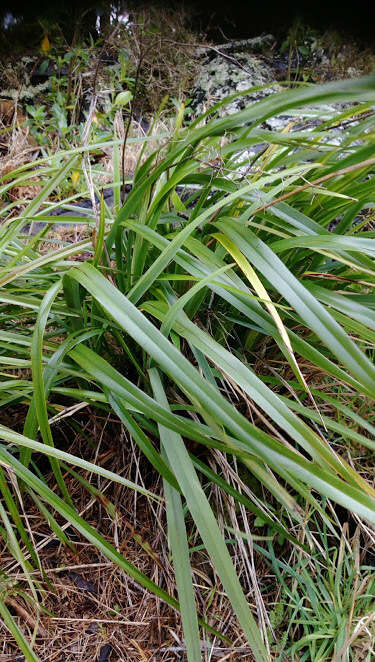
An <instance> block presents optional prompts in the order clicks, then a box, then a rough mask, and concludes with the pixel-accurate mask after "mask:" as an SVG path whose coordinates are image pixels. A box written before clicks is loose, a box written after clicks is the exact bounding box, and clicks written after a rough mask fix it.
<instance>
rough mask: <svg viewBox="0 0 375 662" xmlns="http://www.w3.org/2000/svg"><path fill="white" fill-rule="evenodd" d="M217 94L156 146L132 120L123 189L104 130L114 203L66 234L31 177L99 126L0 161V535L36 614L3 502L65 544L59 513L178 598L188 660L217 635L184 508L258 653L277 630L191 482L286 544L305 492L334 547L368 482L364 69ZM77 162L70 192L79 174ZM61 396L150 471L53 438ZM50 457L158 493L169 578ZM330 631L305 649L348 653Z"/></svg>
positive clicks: (127, 568) (371, 141) (362, 504)
mask: <svg viewBox="0 0 375 662" xmlns="http://www.w3.org/2000/svg"><path fill="white" fill-rule="evenodd" d="M230 101H231V99H228V100H226V101H225V102H223V103H221V104H219V105H218V106H216V107H213V108H210V109H209V111H207V112H206V113H205V114H204V115H203V116H200V117H198V118H196V119H195V120H194V121H192V122H190V124H189V125H187V126H185V125H184V122H183V109H182V108H181V109H180V110H179V113H178V115H177V118H176V121H175V126H174V129H173V131H172V132H171V134H170V136H169V138H168V139H167V138H166V137H165V136H161V137H160V136H159V139H158V143H157V146H156V148H153V147H152V145H153V142H152V136H149V137H147V136H146V137H145V138H144V139H142V140H141V142H142V141H143V143H142V144H143V146H142V147H141V149H140V157H139V160H138V164H137V167H136V170H135V172H134V175H133V177H132V182H131V183H132V189H131V191H130V193H128V195H127V197H126V199H125V200H123V198H122V196H121V195H120V193H121V188H122V174H121V165H120V164H121V142H120V141H119V140H117V139H113V140H112V141H109V142H107V143H106V144H107V145H110V146H112V148H113V154H114V158H113V164H114V167H113V183H112V187H113V190H114V204H113V206H108V205H107V204H106V203H105V201H104V198H102V200H101V203H100V204H99V203H98V205H97V209H96V211H95V213H94V212H93V214H92V219H91V220H90V223H91V225H92V231H91V232H90V234H89V236H88V237H87V238H84V239H82V240H80V241H72V242H67V243H66V244H65V245H62V246H59V247H58V248H53V247H52V248H50V249H48V248H47V249H46V241H45V237H46V233H47V231H48V228H49V226H50V225H51V224H52V223H54V222H55V221H56V217H55V216H53V215H51V211H52V209H53V208H54V207H56V206H60V207H63V208H64V210H65V212H69V213H70V216H68V215H66V216H64V217H63V218H64V221H65V222H69V223H74V222H75V221H77V218H75V214H76V212H75V209H76V207H75V206H73V205H72V200H70V199H66V200H60V201H59V202H58V203H54V202H51V201H50V195H51V193H53V192H54V191H55V190H56V189H57V188H58V187H59V186H60V184H61V183H62V182H64V179H65V178H67V177H68V176H70V175H71V172H72V171H73V170H77V169H78V170H79V169H80V168H81V159H82V155H84V156H85V158H88V156H89V155H90V153H93V152H95V153H96V152H97V150H98V149H100V144H98V143H94V144H92V143H90V142H88V143H87V144H85V145H83V147H82V148H76V149H74V150H71V151H65V152H61V153H59V154H58V155H56V156H54V157H53V158H50V159H42V160H40V161H38V162H33V163H32V164H30V165H27V166H22V167H20V168H19V169H18V170H16V171H13V172H11V173H8V174H6V175H5V176H4V177H3V178H2V181H1V193H2V196H3V200H4V201H5V203H4V205H3V208H2V209H1V210H0V214H1V215H2V225H1V228H0V247H1V253H0V267H1V271H0V285H1V288H0V302H1V309H0V314H1V326H0V344H1V349H2V356H1V364H2V365H1V374H2V384H1V390H0V406H1V407H2V411H3V412H5V411H6V412H7V413H8V414H9V411H11V410H12V408H14V410H17V412H19V411H20V410H21V411H22V416H21V419H22V420H21V423H20V415H19V413H18V416H17V424H15V425H14V426H13V425H11V424H8V425H6V426H5V425H2V426H1V427H0V437H1V439H2V442H1V446H0V489H1V502H0V504H1V505H0V516H1V520H2V524H1V526H0V536H1V537H2V539H3V544H4V545H6V546H7V548H8V551H9V552H10V554H11V555H12V557H13V559H14V560H15V561H16V562H17V564H18V567H21V568H22V570H23V572H24V574H25V576H26V577H27V582H26V584H25V587H24V591H25V592H27V594H28V599H29V600H31V601H33V603H34V608H35V610H36V614H37V620H38V618H39V616H40V617H41V616H42V609H41V607H38V605H39V601H40V595H41V592H42V590H43V589H42V588H41V585H39V584H38V583H37V582H36V581H35V579H34V578H33V577H34V574H33V573H34V571H35V570H41V571H43V568H41V567H40V560H39V557H38V554H37V553H36V551H35V548H34V545H33V541H32V535H31V531H30V530H29V526H27V525H26V523H25V517H24V512H23V505H22V504H25V503H28V502H29V501H30V499H32V500H33V502H34V503H35V504H36V505H37V507H38V508H39V509H40V511H41V513H42V515H43V517H45V519H46V521H47V522H48V524H49V526H50V527H51V529H52V531H53V533H54V534H55V535H56V536H57V537H58V538H59V540H60V541H61V542H62V543H63V544H64V545H69V544H70V541H69V537H68V535H67V533H66V532H65V531H66V528H64V526H63V524H62V522H67V523H69V525H70V529H71V528H73V529H75V530H76V532H77V535H79V536H80V537H82V538H83V539H85V540H87V541H88V542H89V543H90V544H92V545H95V546H97V548H98V549H99V550H100V551H101V552H102V553H103V555H104V556H106V557H107V558H108V559H110V560H111V561H112V562H114V563H115V564H117V565H118V567H119V568H120V569H122V570H123V571H124V572H125V573H127V574H128V575H129V576H130V577H131V578H133V580H135V581H136V582H138V583H139V584H141V585H142V586H143V587H145V588H146V589H147V590H148V591H150V592H151V593H153V594H155V595H156V596H158V597H159V598H160V599H161V600H163V601H165V602H166V603H168V604H169V605H170V606H171V607H172V608H174V609H176V610H179V611H180V612H181V618H182V625H183V629H184V637H185V645H186V651H187V659H188V660H189V662H198V661H199V660H201V659H202V655H203V653H202V645H201V641H202V636H203V634H202V633H205V634H204V636H206V637H207V638H208V639H210V637H214V636H217V637H222V638H224V640H225V634H224V633H223V632H221V631H220V620H219V621H215V623H216V624H217V625H216V626H215V628H213V627H212V625H210V623H211V621H210V618H209V614H205V615H202V614H201V613H199V609H198V608H197V606H196V605H197V602H196V596H195V590H196V587H195V586H194V583H193V579H192V572H191V566H190V559H191V555H190V549H189V530H188V529H189V528H190V527H196V530H197V532H198V534H199V538H200V541H201V543H202V546H203V548H204V549H205V550H206V553H207V555H208V557H209V558H210V561H211V563H212V566H213V567H214V569H215V572H216V573H217V576H218V578H219V581H220V583H221V587H222V590H223V592H224V593H225V594H226V596H227V598H228V600H229V601H230V603H231V606H232V609H233V613H234V614H235V615H236V618H237V620H238V623H239V627H240V629H241V631H242V633H243V635H244V636H245V637H246V639H247V641H248V645H249V646H250V648H251V650H252V655H253V659H254V660H256V661H257V662H265V661H266V660H271V659H276V657H277V653H275V651H277V650H278V643H277V635H275V632H274V630H273V629H272V627H271V626H270V624H269V622H268V620H267V614H265V615H263V616H262V614H261V606H260V605H261V604H262V600H261V597H258V598H257V599H256V600H255V602H256V609H255V610H254V608H253V603H254V600H253V599H252V598H251V599H249V596H246V595H245V593H244V590H243V586H242V585H241V581H240V578H239V577H238V574H237V571H236V569H235V565H234V562H233V558H232V554H231V553H230V550H232V546H233V544H236V541H237V542H238V541H239V540H241V539H243V535H248V534H245V533H244V532H243V531H240V530H239V529H233V527H232V528H231V530H230V531H229V530H228V529H225V527H224V529H223V526H222V519H223V518H222V517H221V516H220V517H219V514H218V513H217V511H216V509H215V508H213V506H212V504H211V503H210V499H209V497H208V490H207V489H206V488H207V485H215V486H216V488H217V489H219V490H220V491H222V493H223V495H226V496H227V497H228V498H230V499H232V503H233V504H234V508H235V509H236V508H238V511H239V512H241V513H242V515H243V518H242V519H241V520H239V521H241V522H244V520H246V522H247V524H246V526H248V523H249V522H250V529H251V522H252V521H254V518H258V520H257V521H258V522H259V520H260V521H261V522H262V523H263V525H264V526H265V527H267V530H268V531H269V532H271V535H273V536H281V537H282V538H283V539H284V540H287V541H288V542H289V544H290V545H291V546H292V547H293V548H295V549H296V550H297V552H298V554H300V555H302V556H301V558H309V555H311V554H313V553H315V550H316V536H315V533H314V532H313V530H312V529H311V528H310V527H309V524H308V521H307V520H308V519H309V513H311V512H314V517H315V518H316V520H317V521H318V522H319V523H320V524H319V526H321V527H324V528H325V530H326V531H329V532H330V535H332V537H333V539H334V537H335V535H336V536H337V539H338V543H337V545H338V546H339V545H340V535H338V534H337V528H338V527H340V522H341V519H342V517H343V516H342V513H346V511H349V513H351V514H352V515H353V516H354V517H355V518H356V519H357V520H358V522H362V523H364V526H368V527H371V526H372V525H373V524H375V490H374V488H373V485H372V483H371V481H368V480H367V479H366V476H365V475H364V474H363V472H362V471H360V470H358V467H356V466H355V465H354V464H353V462H352V461H351V456H350V449H352V448H353V447H358V446H360V447H361V448H362V449H364V450H363V453H364V454H366V453H367V452H368V451H372V450H373V449H374V448H375V441H374V437H373V433H374V430H375V427H374V426H373V425H372V423H371V416H370V412H371V410H372V406H373V405H372V402H373V399H374V396H375V368H374V362H373V355H374V342H375V312H374V308H375V296H374V293H373V287H374V283H375V268H374V256H375V242H374V229H373V228H374V226H373V225H372V223H373V219H374V201H375V196H374V190H375V188H374V173H375V156H374V154H375V152H374V146H375V131H374V129H375V119H374V117H375V116H374V110H373V108H374V104H375V78H371V77H370V78H364V79H359V80H356V81H345V82H340V83H330V84H327V85H324V86H311V87H299V88H298V89H293V90H285V91H282V92H280V93H277V94H273V95H271V96H269V97H266V98H264V99H262V100H260V101H258V102H256V103H253V104H251V105H249V106H247V107H246V108H245V109H244V110H241V111H239V112H237V113H235V114H231V115H227V116H225V115H224V116H223V114H222V112H221V111H222V108H223V107H225V105H226V104H227V103H229V102H230ZM280 116H286V117H288V118H289V121H288V122H286V123H285V125H284V126H285V128H283V129H281V130H277V129H276V130H270V129H269V128H267V126H269V125H267V124H265V123H266V120H269V118H275V117H280ZM132 140H135V139H131V138H130V139H129V143H128V144H132ZM95 172H96V171H95V168H94V169H93V170H92V179H91V193H92V192H93V191H94V192H95V191H97V192H98V191H99V179H98V180H97V181H96V180H95ZM36 176H37V177H38V183H39V184H40V190H39V193H38V194H37V195H36V196H35V197H34V199H33V200H32V201H29V202H28V203H27V204H25V205H24V206H23V207H22V210H21V212H19V210H17V208H15V206H14V203H12V202H11V201H7V191H8V190H9V189H10V188H11V187H12V186H14V185H15V184H16V185H18V186H27V184H28V182H29V181H33V182H35V177H36ZM37 223H38V224H39V223H43V225H42V226H39V225H38V226H36V224H37ZM33 227H34V228H35V227H37V230H38V228H39V227H41V229H40V230H38V231H37V232H36V233H35V232H33V231H32V228H33ZM30 228H31V231H30ZM47 246H48V244H47ZM114 348H116V351H114ZM323 386H324V388H323ZM80 402H89V403H90V404H91V406H92V407H94V408H95V407H98V408H100V409H101V410H102V411H103V410H104V411H106V412H111V414H112V416H113V417H117V418H118V419H119V420H120V421H121V422H122V424H123V426H124V427H125V428H126V429H127V430H128V433H129V435H130V436H131V438H132V439H133V442H134V444H135V445H137V446H138V447H139V449H140V451H141V453H142V454H143V455H144V456H145V462H148V463H149V465H150V466H151V467H153V471H155V473H156V474H159V475H160V476H161V479H162V482H161V483H159V485H162V486H163V489H162V490H160V489H159V491H158V492H155V491H152V490H151V491H150V492H149V491H148V490H147V489H146V488H145V487H143V486H142V485H140V484H136V483H132V482H130V481H128V480H125V479H124V478H123V477H122V476H121V475H120V474H116V473H111V472H110V471H109V470H107V469H104V468H103V467H101V466H100V464H99V463H98V462H96V463H90V462H88V461H86V460H83V459H82V458H80V457H78V456H76V455H73V454H71V453H69V452H67V451H66V450H64V449H63V448H61V443H57V441H56V438H55V434H54V430H55V428H53V427H52V426H51V422H50V421H51V417H52V416H53V415H54V414H56V412H57V411H61V409H64V408H65V407H66V406H67V403H69V404H70V405H72V404H75V403H80ZM366 412H367V413H366ZM3 420H4V419H3ZM7 420H8V421H9V416H8V418H7ZM119 443H120V442H119ZM212 453H219V454H220V456H221V457H223V458H225V460H226V462H227V463H228V466H230V467H231V470H232V471H233V472H237V474H238V475H239V476H240V477H241V481H243V482H244V483H246V482H248V483H249V484H251V485H254V483H255V484H258V485H259V486H261V489H260V490H259V491H258V494H257V498H254V499H251V498H249V496H247V495H245V493H244V492H243V491H241V490H240V489H237V488H235V487H233V484H232V483H231V482H230V481H229V480H227V479H226V477H224V476H223V475H222V474H221V472H220V471H215V470H214V469H213V468H212V466H211V465H210V462H209V458H210V455H211V454H212ZM43 456H44V457H45V458H46V460H47V461H46V460H45V461H44V463H40V458H41V457H42V458H43ZM38 458H39V459H38ZM69 467H73V468H74V469H75V471H76V472H80V473H81V474H82V471H83V472H86V473H85V475H86V476H91V477H92V476H94V475H95V474H100V475H102V476H105V477H106V478H107V479H109V480H112V481H117V482H118V483H122V484H123V485H125V486H126V489H129V490H135V491H140V492H142V493H143V494H146V495H148V496H149V497H150V498H152V499H154V500H157V501H160V500H162V501H163V502H164V503H165V508H166V517H167V524H168V541H169V545H170V554H171V559H172V562H173V566H174V571H175V579H176V586H177V593H178V595H177V593H176V595H175V596H173V595H171V594H169V593H168V592H166V591H165V590H164V589H163V588H162V587H160V586H158V585H157V583H155V582H153V581H152V580H151V579H150V578H149V577H147V576H146V575H145V574H143V572H141V571H140V570H139V569H138V568H137V567H136V565H134V564H132V563H131V562H130V561H128V560H127V559H126V557H125V556H124V555H123V554H121V553H120V552H119V551H118V550H117V549H115V547H114V546H112V545H111V544H110V543H109V542H108V541H107V540H106V539H105V538H104V537H103V536H102V535H101V534H100V533H99V532H98V531H97V530H96V529H95V528H94V527H93V526H91V525H90V524H89V523H88V522H87V521H85V518H84V515H80V514H79V513H78V512H77V509H76V507H75V504H74V499H73V498H72V495H71V494H70V491H69V486H68V483H67V481H66V475H67V473H66V472H67V468H69ZM51 469H52V476H53V479H52V481H51V472H50V470H51ZM52 485H54V486H55V487H54V489H52ZM328 505H329V507H328ZM336 509H337V510H336ZM187 513H189V516H188V517H187ZM335 513H336V514H335ZM337 513H341V515H340V516H339V515H338V514H337ZM340 517H341V519H340ZM347 517H348V515H347V514H345V515H344V518H347ZM345 521H346V520H345ZM227 524H228V525H229V523H228V522H227ZM243 525H244V524H243ZM244 526H245V525H244ZM229 528H230V527H229ZM70 529H69V530H70ZM301 531H303V532H304V534H303V535H302V536H301V535H300V532H301ZM314 531H316V528H314ZM241 536H242V538H241ZM228 539H230V540H231V546H229V545H228ZM273 550H274V548H273V547H272V554H271V552H270V551H268V552H267V554H268V557H267V558H268V559H270V558H275V552H274V551H273ZM304 568H305V566H304ZM7 581H8V580H7V577H6V576H4V582H3V584H4V590H3V591H2V592H1V593H0V612H1V617H2V619H3V620H4V622H5V624H6V626H7V627H8V629H9V630H10V632H11V633H12V635H13V636H14V638H15V639H16V641H17V643H18V645H19V647H20V648H21V649H22V651H23V653H24V655H25V657H26V659H28V660H35V659H37V657H36V653H35V652H34V649H33V643H34V642H33V641H31V640H27V638H26V637H25V636H24V635H23V633H22V632H21V630H20V629H19V628H18V626H17V624H16V622H15V620H14V619H13V617H12V614H11V611H10V609H9V603H8V604H7V597H6V591H7V586H8V584H7ZM306 581H307V580H306ZM298 586H299V589H298V590H303V582H302V580H301V581H300V583H299V585H298ZM285 590H287V588H286V589H285ZM366 604H367V603H366ZM263 606H264V605H263ZM360 617H361V614H359V616H358V618H360ZM354 626H355V623H354V621H353V628H354ZM36 627H37V621H36ZM350 636H351V633H350V632H349V633H348V637H347V638H346V639H345V637H344V639H343V641H341V643H340V645H338V647H336V649H332V650H330V649H327V650H328V653H327V655H328V654H329V655H330V657H329V658H328V657H327V658H325V657H321V658H319V659H333V658H332V657H331V655H332V654H333V653H339V652H340V651H341V650H342V648H343V646H344V644H345V641H346V642H347V653H346V654H347V657H345V658H343V657H340V659H348V660H349V659H354V658H353V657H351V653H350V641H351V640H350ZM279 649H280V647H279ZM301 649H302V650H303V647H302V648H301V647H298V646H295V648H294V651H296V650H299V651H300V650H301ZM292 653H293V651H292ZM274 655H276V657H275V658H274ZM340 655H342V653H340ZM280 659H284V658H283V656H282V655H281V657H280ZM290 659H297V658H292V657H290ZM298 659H300V658H298ZM304 659H312V658H306V657H305V658H304ZM315 659H318V657H316V658H315Z"/></svg>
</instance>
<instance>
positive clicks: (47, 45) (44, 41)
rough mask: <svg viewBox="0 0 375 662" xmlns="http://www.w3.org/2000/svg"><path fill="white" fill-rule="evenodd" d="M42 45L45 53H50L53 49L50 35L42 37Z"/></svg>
mask: <svg viewBox="0 0 375 662" xmlns="http://www.w3.org/2000/svg"><path fill="white" fill-rule="evenodd" d="M40 47H41V49H42V51H43V53H48V52H49V51H50V50H51V43H50V40H49V39H48V35H46V34H45V35H44V37H43V39H42V43H41V44H40Z"/></svg>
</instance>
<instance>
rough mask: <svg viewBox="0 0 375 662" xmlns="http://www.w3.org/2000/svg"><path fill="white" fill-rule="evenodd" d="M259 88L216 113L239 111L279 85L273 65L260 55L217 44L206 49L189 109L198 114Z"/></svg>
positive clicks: (195, 114) (276, 88)
mask: <svg viewBox="0 0 375 662" xmlns="http://www.w3.org/2000/svg"><path fill="white" fill-rule="evenodd" d="M259 87H261V88H263V89H260V90H254V92H250V93H249V94H246V95H243V96H239V97H238V98H237V99H235V100H233V101H232V102H231V103H229V104H228V105H226V106H225V107H224V108H222V109H220V111H219V114H231V113H235V112H237V111H238V110H242V109H243V108H245V107H246V105H248V103H250V102H254V101H257V100H258V99H261V98H262V97H264V96H267V95H268V94H271V93H272V92H276V91H278V90H279V89H280V87H279V85H278V84H277V83H276V82H275V77H274V74H273V71H272V68H271V67H270V66H269V65H268V64H266V63H265V62H264V61H263V60H262V59H261V58H259V57H256V56H254V55H252V54H250V53H246V52H243V51H242V50H236V49H234V50H233V51H229V49H226V50H225V51H223V50H221V48H220V47H217V48H214V49H211V50H210V51H208V52H207V50H205V52H204V54H203V57H202V62H201V66H200V70H199V74H198V76H197V79H196V81H195V87H194V89H193V91H192V101H191V103H190V108H191V109H192V111H193V114H194V116H197V115H200V114H201V113H203V112H204V111H205V110H207V109H208V108H210V107H211V106H213V105H214V104H216V103H218V102H220V101H222V100H223V99H225V98H226V97H228V96H230V95H233V94H235V93H236V92H238V93H242V92H244V91H246V90H248V89H250V88H259Z"/></svg>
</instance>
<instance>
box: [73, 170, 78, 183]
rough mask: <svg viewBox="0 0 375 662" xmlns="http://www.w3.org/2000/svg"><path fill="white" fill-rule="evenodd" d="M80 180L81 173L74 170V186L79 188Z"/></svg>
mask: <svg viewBox="0 0 375 662" xmlns="http://www.w3.org/2000/svg"><path fill="white" fill-rule="evenodd" d="M79 178H80V173H79V172H78V170H73V172H72V182H73V184H74V186H77V184H78V181H79Z"/></svg>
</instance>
